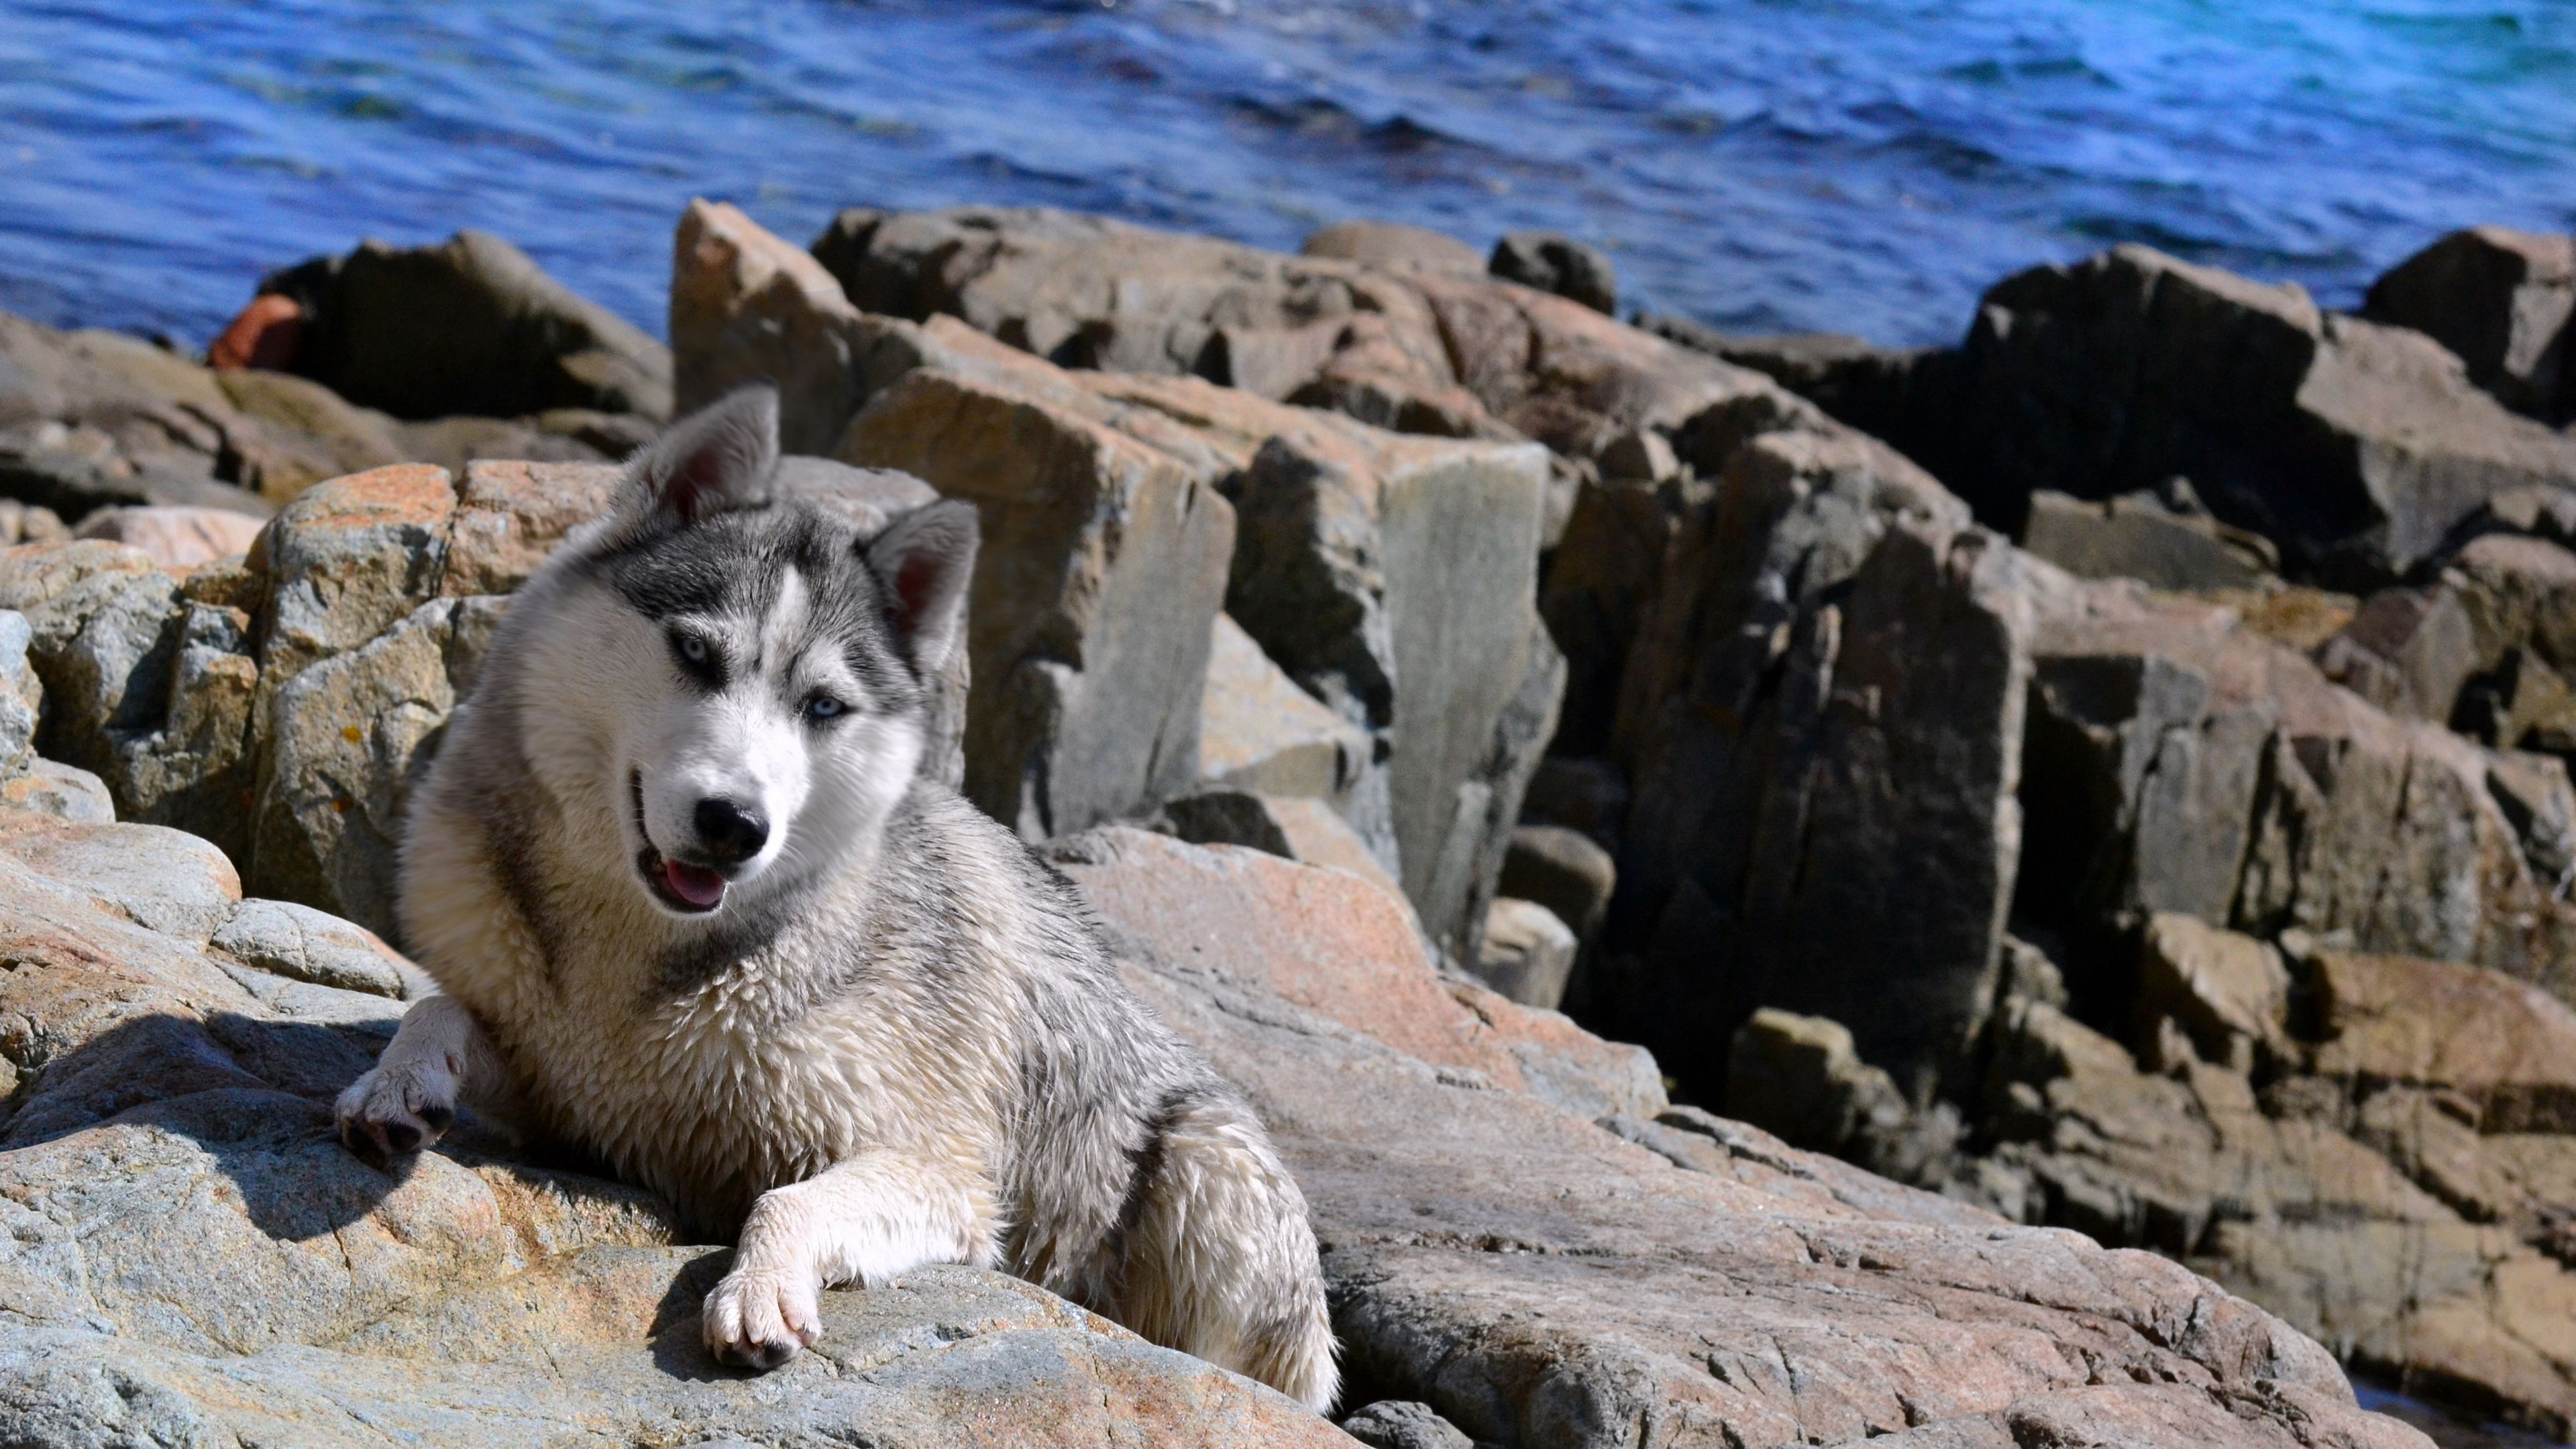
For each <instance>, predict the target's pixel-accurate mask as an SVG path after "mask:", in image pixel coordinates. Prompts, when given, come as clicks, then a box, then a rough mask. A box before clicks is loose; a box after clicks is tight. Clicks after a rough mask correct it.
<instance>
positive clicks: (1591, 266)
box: [1485, 231, 1619, 317]
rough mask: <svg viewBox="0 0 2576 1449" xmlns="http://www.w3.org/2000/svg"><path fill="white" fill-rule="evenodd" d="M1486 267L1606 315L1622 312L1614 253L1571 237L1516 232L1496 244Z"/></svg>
mask: <svg viewBox="0 0 2576 1449" xmlns="http://www.w3.org/2000/svg"><path fill="white" fill-rule="evenodd" d="M1485 269H1486V270H1487V271H1490V272H1492V273H1493V274H1494V275H1495V276H1497V277H1500V278H1502V279H1503V280H1504V281H1506V282H1518V283H1520V284H1521V285H1522V286H1524V287H1536V288H1537V289H1538V290H1540V291H1542V292H1554V293H1555V294H1556V295H1558V296H1560V297H1563V298H1566V299H1567V300H1569V301H1575V302H1580V303H1582V304H1583V305H1584V306H1586V307H1589V308H1591V309H1592V310H1593V311H1595V312H1600V313H1603V314H1605V315H1607V316H1612V317H1616V316H1618V315H1619V280H1618V274H1617V272H1616V271H1615V270H1614V269H1613V268H1612V266H1611V263H1610V255H1609V253H1607V252H1604V251H1602V250H1601V249H1600V248H1599V247H1588V246H1585V245H1584V244H1583V243H1581V242H1579V241H1576V240H1574V239H1573V238H1572V237H1564V236H1558V235H1557V234H1556V233H1554V232H1548V231H1516V232H1513V233H1511V234H1510V235H1508V236H1506V237H1504V238H1503V239H1502V240H1501V241H1498V242H1496V243H1494V254H1493V256H1492V257H1491V258H1489V259H1488V260H1487V261H1486V263H1485Z"/></svg>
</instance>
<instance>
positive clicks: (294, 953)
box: [209, 900, 410, 1000]
mask: <svg viewBox="0 0 2576 1449" xmlns="http://www.w3.org/2000/svg"><path fill="white" fill-rule="evenodd" d="M209 944H211V945H212V946H213V947H214V948H215V949H216V950H218V951H223V952H227V953H229V954H230V955H232V956H233V957H234V958H235V959H237V960H240V961H242V962H243V963H245V964H247V965H251V966H256V967H258V968H259V969H260V970H263V971H272V972H275V973H276V974H278V975H280V976H287V977H292V978H293V979H295V980H297V981H309V982H312V983H313V984H314V985H316V986H330V987H335V988H337V989H339V990H342V991H362V992H365V993H366V994H368V995H370V996H389V997H393V998H395V999H397V1000H399V999H400V998H401V997H402V996H403V995H404V994H405V989H404V971H405V969H406V968H407V967H408V966H409V964H410V963H408V962H405V961H403V960H402V958H401V957H399V956H396V955H395V954H394V952H393V950H392V949H391V948H390V947H388V946H386V945H385V943H384V942H383V941H381V940H378V939H377V938H376V937H375V936H374V935H373V934H372V933H370V932H368V931H365V930H363V929H361V928H359V927H357V926H354V925H351V924H350V923H349V922H347V921H343V920H341V919H340V918H338V917H337V916H328V915H324V914H323V913H322V912H320V911H317V910H314V909H313V908H312V907H310V906H299V905H296V904H295V903H293V902H291V901H260V900H249V901H244V902H242V903H241V906H240V908H239V909H237V910H235V911H234V912H233V914H232V919H230V920H228V921H226V922H224V924H223V928H222V929H221V930H218V931H217V932H215V934H214V937H213V939H212V940H211V941H210V943H209Z"/></svg>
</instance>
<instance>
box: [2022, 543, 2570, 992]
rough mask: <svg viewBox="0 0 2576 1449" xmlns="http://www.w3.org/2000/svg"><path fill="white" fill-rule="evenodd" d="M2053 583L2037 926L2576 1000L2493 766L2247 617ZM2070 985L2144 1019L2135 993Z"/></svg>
mask: <svg viewBox="0 0 2576 1449" xmlns="http://www.w3.org/2000/svg"><path fill="white" fill-rule="evenodd" d="M2034 567H2035V568H2036V567H2038V566H2034ZM2033 577H2034V579H2036V580H2037V581H2038V582H2039V583H2040V585H2041V587H2039V588H2038V589H2037V590H2036V592H2035V593H2034V595H2033V599H2034V605H2035V610H2036V614H2037V618H2038V628H2037V632H2036V635H2035V643H2034V656H2035V671H2034V688H2033V690H2032V692H2031V708H2030V717H2029V734H2028V739H2027V743H2026V748H2025V751H2024V759H2023V790H2022V795H2023V799H2024V800H2025V801H2026V802H2028V803H2029V806H2030V812H2029V816H2028V820H2027V832H2028V839H2027V847H2026V849H2025V850H2024V852H2023V860H2024V868H2023V871H2022V876H2021V881H2020V884H2019V887H2018V893H2017V894H2018V900H2019V902H2020V909H2021V910H2022V911H2024V912H2025V913H2026V914H2028V915H2030V916H2031V917H2032V918H2033V919H2034V920H2036V921H2038V922H2040V923H2042V924H2046V925H2048V926H2049V927H2051V928H2052V929H2055V930H2058V931H2061V932H2066V933H2069V934H2070V935H2071V936H2073V937H2076V938H2085V937H2086V936H2087V933H2098V932H2099V931H2101V930H2102V929H2103V927H2104V925H2105V924H2106V923H2109V922H2112V921H2114V920H2115V919H2120V918H2126V919H2132V920H2134V919H2139V918H2142V917H2143V916H2144V915H2146V914H2150V913H2153V912H2156V911H2177V912H2181V913H2183V914H2187V915H2192V916H2196V917H2198V918H2199V919H2201V920H2203V921H2205V922H2208V923H2210V924H2213V925H2225V926H2229V927H2231V928H2233V929H2236V930H2241V931H2245V932H2247V933H2249V934H2252V935H2255V936H2258V937H2269V936H2272V935H2274V934H2277V933H2278V932H2279V931H2281V930H2283V929H2285V928H2288V927H2291V926H2298V927H2301V928H2304V929H2307V930H2310V931H2314V932H2318V933H2326V932H2335V931H2342V932H2349V933H2350V936H2349V939H2350V940H2351V941H2353V942H2354V943H2355V944H2356V945H2357V946H2359V947H2360V949H2364V950H2370V951H2381V952H2390V953H2399V954H2408V955H2422V956H2432V957H2442V958H2448V959H2454V960H2466V961H2477V962H2481V963H2483V964H2487V965H2491V966H2494V967H2497V968H2498V969H2501V970H2504V971H2507V972H2511V973H2516V974H2521V975H2524V976H2525V977H2526V978H2528V979H2532V980H2535V981H2540V982H2543V983H2546V984H2550V985H2551V989H2553V990H2561V991H2565V992H2568V993H2571V994H2576V978H2569V977H2567V976H2566V973H2565V972H2564V971H2563V970H2562V968H2561V967H2559V966H2558V965H2557V964H2556V963H2557V962H2558V961H2559V959H2560V957H2561V955H2562V953H2563V951H2564V949H2565V948H2564V947H2563V946H2562V945H2561V944H2560V943H2561V942H2563V941H2566V940H2568V939H2569V938H2568V936H2567V935H2566V932H2567V931H2568V929H2569V924H2568V917H2567V915H2566V913H2565V910H2564V908H2563V905H2562V904H2561V903H2559V902H2556V901H2554V900H2553V899H2552V898H2551V888H2552V885H2554V882H2543V881H2542V880H2540V879H2538V878H2537V877H2536V876H2535V874H2534V871H2533V869H2532V865H2531V859H2530V856H2529V854H2528V853H2527V851H2526V847H2525V843H2524V838H2523V835H2524V832H2523V831H2522V830H2521V829H2520V828H2518V827H2517V826H2516V824H2515V823H2514V821H2513V820H2512V818H2511V817H2509V816H2508V815H2507V814H2506V812H2505V811H2504V809H2503V808H2502V807H2501V806H2500V805H2499V804H2498V803H2497V800H2496V797H2495V793H2494V791H2493V789H2492V788H2491V786H2490V784H2489V780H2490V776H2491V773H2492V769H2493V764H2492V760H2491V757H2490V756H2488V755H2487V754H2486V753H2485V752H2483V751H2480V750H2478V749H2477V748H2476V747H2475V746H2472V745H2470V744H2468V743H2467V742H2466V741H2464V740H2462V739H2460V738H2459V737H2458V736H2456V735H2454V734H2452V733H2450V732H2449V731H2447V730H2444V729H2441V728H2439V727H2438V726H2434V725H2430V724H2426V723H2420V722H2416V721H2409V720H2403V719H2397V718H2392V717H2390V716H2389V715H2386V714H2384V713H2382V712H2380V711H2379V710H2377V709H2375V708H2373V707H2371V706H2370V705H2369V704H2367V703H2365V702H2364V701H2362V700H2361V699H2359V698H2357V697H2356V696H2354V695H2353V694H2351V693H2350V692H2348V691H2345V690H2342V689H2338V688H2335V687H2333V686H2332V685H2331V684H2330V683H2329V682H2327V680H2326V679H2325V677H2324V675H2323V674H2322V673H2321V672H2320V671H2319V669H2318V668H2317V666H2316V665H2315V664H2314V663H2313V662H2312V661H2310V660H2308V659H2306V658H2304V657H2303V656H2301V655H2299V654H2298V653H2296V652H2295V651H2292V650H2290V649H2287V648H2284V647H2282V646H2280V645H2278V644H2276V643H2274V642H2273V641H2271V640H2268V639H2264V638H2262V637H2260V636H2258V635H2255V634H2254V633H2252V632H2251V631H2249V630H2247V629H2245V628H2244V627H2243V624H2242V621H2241V619H2240V618H2239V617H2238V616H2237V615H2236V614H2235V613H2234V612H2233V611H2231V610H2227V609H2223V608H2218V607H2214V606H2210V605H2206V604H2202V603H2198V602H2195V601H2191V600H2186V599H2182V598H2178V597H2175V596H2171V595H2153V594H2149V593H2147V592H2145V591H2143V590H2140V589H2138V588H2136V586H2134V585H2128V584H2117V583H2111V584H2102V583H2083V582H2079V581H2075V580H2071V579H2067V578H2065V576H2064V575H2061V574H2054V573H2053V571H2050V573H2047V574H2041V573H2034V575H2033ZM2085 954H2089V955H2092V956H2094V957H2097V958H2100V957H2103V956H2104V955H2105V954H2106V953H2103V952H2098V951H2095V952H2088V953H2085ZM2107 954H2108V955H2109V956H2113V957H2116V956H2117V955H2118V954H2119V953H2118V952H2110V953H2107ZM2071 964H2074V965H2077V966H2079V967H2080V966H2081V964H2082V963H2081V962H2077V963H2071ZM2123 969H2125V968H2123ZM2069 985H2070V986H2071V987H2072V988H2073V990H2074V993H2075V997H2076V1000H2077V1004H2078V1006H2079V1007H2081V1008H2084V1009H2087V1010H2096V1011H2098V1012H2099V1013H2100V1014H2101V1016H2102V1019H2105V1020H2114V1021H2120V1022H2123V1023H2125V1022H2126V1020H2127V1015H2126V1013H2127V1010H2128V1003H2127V998H2126V996H2125V995H2123V992H2124V990H2125V987H2123V985H2122V984H2121V982H2120V980H2119V979H2118V978H2117V976H2116V975H2111V976H2104V975H2099V974H2096V973H2092V972H2090V971H2088V970H2081V969H2079V970H2078V971H2077V972H2076V974H2075V975H2073V976H2070V980H2069ZM2088 1001H2089V1002H2090V1003H2091V1005H2089V1006H2088V1005H2087V1003H2088Z"/></svg>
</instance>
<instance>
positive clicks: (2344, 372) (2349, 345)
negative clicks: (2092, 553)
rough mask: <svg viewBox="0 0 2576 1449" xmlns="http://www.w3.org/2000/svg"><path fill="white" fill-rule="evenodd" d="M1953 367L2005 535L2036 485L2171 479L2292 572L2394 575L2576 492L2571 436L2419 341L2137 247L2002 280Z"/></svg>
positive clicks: (2109, 489)
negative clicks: (2473, 381) (2453, 539)
mask: <svg viewBox="0 0 2576 1449" xmlns="http://www.w3.org/2000/svg"><path fill="white" fill-rule="evenodd" d="M1961 365H1962V367H1963V368H1964V370H1965V377H1966V381H1965V384H1964V386H1965V396H1964V402H1965V408H1964V411H1963V413H1962V417H1963V419H1964V420H1965V421H1964V424H1963V427H1962V432H1961V446H1960V451H1959V457H1958V460H1957V462H1956V464H1955V466H1954V469H1953V471H1952V472H1951V473H1950V474H1949V475H1948V476H1951V477H1954V478H1956V479H1958V480H1959V481H1960V483H1961V486H1962V487H1963V488H1964V489H1965V490H1966V491H1967V496H1968V501H1969V502H1970V503H1971V504H1973V505H1975V506H1976V508H1977V509H1978V513H1979V516H1980V517H1984V518H1989V519H1991V520H1993V521H1995V522H1996V523H1997V524H1998V525H1999V526H2006V527H2010V526H2014V525H2016V524H2017V523H2018V522H2019V517H2020V514H2021V512H2022V511H2023V508H2024V505H2025V500H2026V499H2027V498H2028V497H2029V495H2030V494H2031V493H2032V492H2034V491H2037V490H2039V489H2043V488H2047V489H2056V490H2058V491H2061V492H2066V493H2070V494H2073V495H2074V496H2077V497H2089V498H2101V497H2106V496H2109V495H2112V494H2116V493H2124V492H2131V491H2135V490H2137V489H2141V488H2148V487H2152V486H2154V485H2155V484H2157V483H2159V482H2161V481H2162V480H2163V479H2165V478H2167V477H2170V476H2174V475H2177V474H2178V475H2181V476H2183V477H2186V478H2188V479H2190V480H2191V483H2192V486H2193V487H2194V488H2196V489H2197V490H2198V491H2199V493H2200V495H2201V496H2202V497H2203V498H2205V499H2207V500H2208V501H2209V505H2210V507H2211V508H2213V509H2214V510H2216V511H2217V513H2218V514H2219V516H2220V517H2221V518H2224V519H2227V520H2228V521H2230V522H2233V523H2236V524H2238V525H2240V526H2242V527H2246V528H2250V529H2252V530H2254V531H2256V532H2258V533H2261V534H2263V535H2264V536H2265V537H2268V538H2270V539H2272V540H2273V541H2274V542H2275V543H2276V544H2278V545H2279V546H2280V548H2281V550H2282V554H2283V556H2284V558H2285V559H2287V560H2289V561H2291V562H2292V563H2294V564H2296V565H2299V566H2301V567H2304V568H2309V569H2315V570H2323V571H2325V572H2327V573H2329V574H2335V575H2345V576H2352V577H2359V578H2372V577H2379V578H2386V577H2390V576H2393V575H2396V574H2399V573H2402V572H2403V571H2405V570H2406V569H2408V568H2410V567H2412V566H2413V565H2414V564H2415V563H2416V562H2418V561H2419V560H2421V559H2423V558H2425V557H2426V556H2427V555H2429V554H2431V553H2432V552H2433V551H2434V550H2435V549H2436V548H2437V547H2438V546H2439V544H2440V543H2441V541H2442V539H2443V538H2444V536H2445V535H2446V534H2448V533H2449V531H2450V530H2451V528H2452V527H2453V525H2455V524H2457V523H2458V522H2459V521H2460V520H2461V519H2462V518H2464V517H2465V516H2467V515H2468V514H2469V513H2470V512H2471V511H2473V510H2474V509H2476V508H2477V507H2478V505H2479V504H2481V503H2483V502H2484V501H2485V500H2486V499H2487V498H2488V497H2489V496H2491V495H2493V494H2495V493H2498V492H2501V491H2503V490H2505V489H2507V488H2512V487H2517V486H2523V485H2529V484H2535V483H2546V482H2560V483H2564V482H2567V481H2569V480H2571V479H2576V440H2569V439H2565V438H2560V437H2557V436H2556V435H2554V434H2551V433H2549V432H2547V431H2546V430H2544V429H2542V428H2540V427H2538V426H2537V425H2535V424H2533V423H2531V422H2529V421H2528V420H2526V419H2522V418H2519V417H2516V416H2514V415H2512V414H2510V413H2508V412H2506V411H2505V410H2504V409H2503V408H2502V407H2500V406H2498V405H2497V404H2496V403H2495V401H2494V400H2493V399H2492V398H2489V397H2487V396H2486V395H2485V394H2483V393H2481V392H2479V391H2477V390H2476V389H2475V388H2473V387H2471V386H2470V385H2469V383H2468V379H2467V377H2466V376H2465V375H2464V374H2463V373H2462V372H2461V371H2460V369H2459V365H2458V361H2457V359H2455V358H2452V357H2451V356H2449V355H2448V354H2447V353H2445V352H2443V351H2441V350H2440V349H2439V348H2438V347H2436V346H2433V345H2431V344H2430V343H2428V342H2427V341H2426V340H2425V339H2424V338H2423V337H2422V336H2420V335H2419V334H2416V333H2413V332H2408V331H2404V330H2400V329H2393V328H2387V327H2382V326H2378V325H2375V324H2372V323H2367V322H2362V321H2359V320H2356V319H2352V318H2346V317H2338V316H2329V315H2324V314H2320V313H2319V312H2318V311H2317V309H2316V307H2315V306H2314V305H2313V304H2312V303H2311V302H2309V300H2308V298H2307V296H2306V294H2305V293H2303V292H2301V291H2299V290H2298V289H2297V288H2295V287H2263V286H2257V285H2255V284H2253V283H2250V282H2246V281H2244V280H2242V279H2241V278H2237V277H2233V276H2230V275H2229V274H2227V273H2224V272H2219V271H2214V270H2211V269H2209V268H2205V267H2194V266H2190V265H2187V264H2184V263H2181V262H2177V261H2174V260H2173V259H2172V258H2170V257H2166V256H2163V255H2160V254H2158V253H2156V252H2153V251H2149V250H2147V249H2146V248H2143V247H2134V246H2131V247H2121V248H2118V249H2116V250H2114V251H2111V252H2107V253H2104V254H2103V255H2101V256H2098V257H2095V258H2092V259H2091V260H2089V261H2085V262H2081V263H2078V264H2076V265H2074V266H2071V267H2042V268H2038V269H2035V270H2032V271H2028V272H2024V273H2022V274H2020V275H2019V276H2015V277H2011V278H2007V279H2006V280H2004V281H2003V282H2000V283H1998V284H1997V285H1996V286H1995V287H1994V288H1993V290H1991V291H1989V292H1988V293H1987V294H1986V297H1985V299H1984V301H1983V303H1982V304H1981V305H1980V307H1979V309H1978V314H1977V322H1976V325H1975V326H1974V327H1973V328H1971V329H1970V331H1969V334H1968V339H1967V342H1966V345H1965V352H1964V357H1963V360H1962V364H1961Z"/></svg>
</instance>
